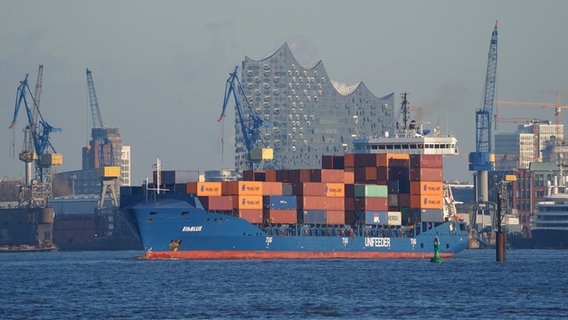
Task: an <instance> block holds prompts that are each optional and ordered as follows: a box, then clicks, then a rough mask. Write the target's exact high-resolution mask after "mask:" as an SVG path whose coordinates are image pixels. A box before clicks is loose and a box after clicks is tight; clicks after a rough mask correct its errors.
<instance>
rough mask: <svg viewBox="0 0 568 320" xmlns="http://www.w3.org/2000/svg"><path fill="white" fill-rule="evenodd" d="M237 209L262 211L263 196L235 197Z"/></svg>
mask: <svg viewBox="0 0 568 320" xmlns="http://www.w3.org/2000/svg"><path fill="white" fill-rule="evenodd" d="M233 208H235V209H262V196H234V197H233Z"/></svg>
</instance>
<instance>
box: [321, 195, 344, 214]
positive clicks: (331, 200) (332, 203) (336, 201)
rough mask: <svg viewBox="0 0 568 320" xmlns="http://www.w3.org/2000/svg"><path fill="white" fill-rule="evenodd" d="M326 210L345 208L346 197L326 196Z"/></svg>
mask: <svg viewBox="0 0 568 320" xmlns="http://www.w3.org/2000/svg"><path fill="white" fill-rule="evenodd" d="M325 209H326V210H341V211H343V210H345V198H340V197H326V198H325Z"/></svg>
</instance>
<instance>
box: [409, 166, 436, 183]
mask: <svg viewBox="0 0 568 320" xmlns="http://www.w3.org/2000/svg"><path fill="white" fill-rule="evenodd" d="M409 177H410V181H421V180H424V181H443V179H444V174H443V169H440V168H412V169H410V175H409Z"/></svg>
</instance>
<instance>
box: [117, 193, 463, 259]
mask: <svg viewBox="0 0 568 320" xmlns="http://www.w3.org/2000/svg"><path fill="white" fill-rule="evenodd" d="M138 200H139V201H135V200H134V199H130V201H125V202H127V203H125V204H124V205H123V206H122V210H123V213H124V214H126V216H127V217H128V219H129V221H131V222H132V223H133V225H134V226H135V228H136V230H137V232H138V235H139V236H140V239H141V241H142V243H143V246H144V250H145V255H146V258H149V259H286V258H325V259H328V258H432V256H433V253H434V240H435V238H436V237H438V239H439V241H440V246H439V255H440V257H444V258H445V257H451V256H453V255H454V254H455V253H457V252H459V251H461V250H463V249H466V248H467V242H468V237H467V226H466V224H465V223H464V222H458V221H451V222H445V223H441V224H438V225H434V224H428V223H422V224H420V225H419V226H416V227H415V228H414V229H412V230H413V234H406V235H401V234H397V235H396V236H395V235H385V233H384V232H385V231H388V232H390V231H389V229H383V230H381V231H382V233H377V231H378V230H373V229H369V228H366V227H365V226H364V225H360V226H321V225H320V226H318V225H307V224H297V225H255V224H251V223H249V222H248V221H246V220H243V219H240V218H238V217H234V216H230V215H226V214H222V213H216V212H209V211H206V210H204V209H203V208H202V206H201V204H200V203H199V200H198V199H197V198H196V197H194V196H193V195H174V196H173V197H172V196H170V197H168V198H163V199H159V200H156V201H152V202H148V201H147V200H145V199H140V198H139V199H138Z"/></svg>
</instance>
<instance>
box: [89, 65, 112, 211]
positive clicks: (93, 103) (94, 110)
mask: <svg viewBox="0 0 568 320" xmlns="http://www.w3.org/2000/svg"><path fill="white" fill-rule="evenodd" d="M86 75H87V87H88V89H89V105H90V107H91V118H92V121H93V127H92V129H91V136H92V139H93V141H94V140H99V141H100V145H98V146H99V147H100V150H99V155H98V156H99V163H98V167H99V170H100V171H99V175H100V177H101V190H100V195H99V200H98V203H97V209H98V210H102V209H104V203H105V199H106V198H107V196H108V197H109V198H110V200H111V203H112V206H113V208H118V190H117V187H118V184H117V180H118V178H119V177H120V166H117V165H115V163H114V148H113V145H112V141H111V140H110V139H109V138H108V134H107V130H106V129H107V128H106V126H105V124H104V122H103V117H102V115H101V110H100V108H99V101H98V99H97V94H96V91H95V83H94V81H93V75H92V72H91V70H89V69H88V68H87V71H86ZM89 146H90V145H89ZM95 146H97V145H96V144H95ZM95 149H96V148H95ZM93 152H97V151H96V150H94V151H93Z"/></svg>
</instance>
